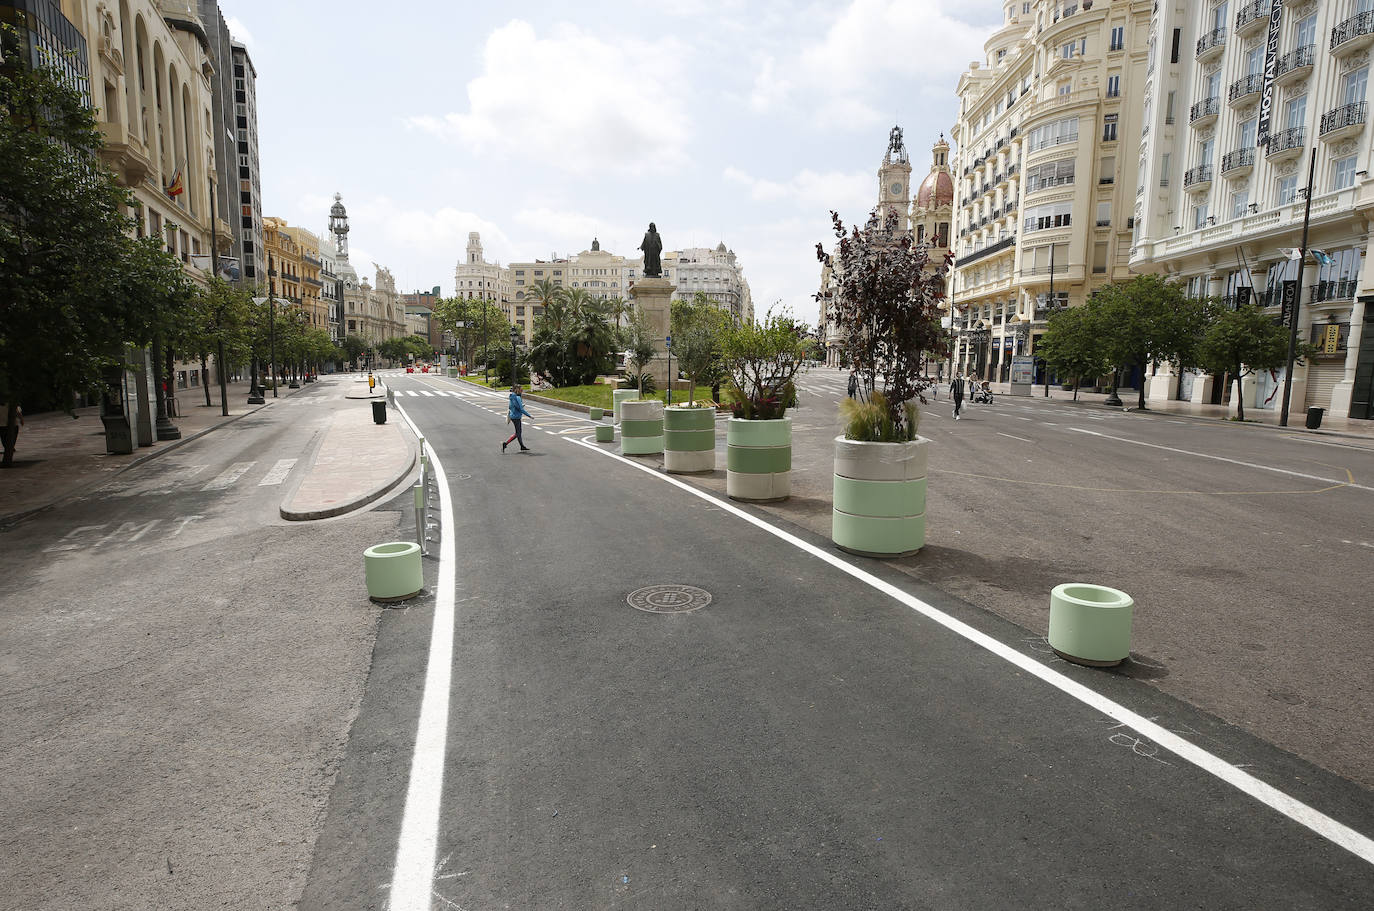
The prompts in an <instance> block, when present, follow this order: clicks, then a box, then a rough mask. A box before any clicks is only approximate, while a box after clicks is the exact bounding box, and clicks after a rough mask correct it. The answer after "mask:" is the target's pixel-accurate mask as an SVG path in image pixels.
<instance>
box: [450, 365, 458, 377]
mask: <svg viewBox="0 0 1374 911" xmlns="http://www.w3.org/2000/svg"><path fill="white" fill-rule="evenodd" d="M448 375H449V376H457V375H458V368H457V367H450V368H448Z"/></svg>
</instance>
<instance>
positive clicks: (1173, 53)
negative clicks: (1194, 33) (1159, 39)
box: [1169, 28, 1183, 63]
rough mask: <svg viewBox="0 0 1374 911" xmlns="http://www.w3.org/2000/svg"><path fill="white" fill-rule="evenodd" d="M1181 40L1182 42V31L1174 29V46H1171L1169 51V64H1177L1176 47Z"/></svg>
mask: <svg viewBox="0 0 1374 911" xmlns="http://www.w3.org/2000/svg"><path fill="white" fill-rule="evenodd" d="M1182 40H1183V29H1181V28H1176V29H1174V44H1173V47H1172V48H1171V49H1170V50H1169V62H1170V63H1178V46H1179V43H1180V42H1182Z"/></svg>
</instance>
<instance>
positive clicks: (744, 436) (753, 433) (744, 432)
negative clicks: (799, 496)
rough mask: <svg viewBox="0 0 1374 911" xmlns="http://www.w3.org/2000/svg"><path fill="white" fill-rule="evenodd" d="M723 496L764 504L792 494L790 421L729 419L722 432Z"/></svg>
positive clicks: (785, 419) (781, 419)
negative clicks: (723, 459)
mask: <svg viewBox="0 0 1374 911" xmlns="http://www.w3.org/2000/svg"><path fill="white" fill-rule="evenodd" d="M725 494H726V496H728V497H730V499H732V500H748V501H752V502H768V501H772V500H785V499H787V498H788V497H789V496H791V495H792V419H791V418H776V419H773V420H768V421H746V420H744V419H743V418H731V419H730V420H729V422H728V423H727V424H726V429H725Z"/></svg>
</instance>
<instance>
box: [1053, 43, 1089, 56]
mask: <svg viewBox="0 0 1374 911" xmlns="http://www.w3.org/2000/svg"><path fill="white" fill-rule="evenodd" d="M1087 52H1088V39H1087V38H1079V39H1078V40H1077V41H1070V42H1069V43H1068V44H1066V45H1064V46H1063V47H1061V48H1060V49H1059V56H1060V57H1061V58H1062V59H1064V60H1072V59H1073V58H1074V57H1082V56H1083V55H1084V54H1086V53H1087Z"/></svg>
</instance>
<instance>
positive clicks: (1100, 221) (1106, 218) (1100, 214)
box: [1097, 202, 1112, 228]
mask: <svg viewBox="0 0 1374 911" xmlns="http://www.w3.org/2000/svg"><path fill="white" fill-rule="evenodd" d="M1111 223H1112V204H1111V203H1110V202H1099V203H1098V204H1097V226H1098V227H1099V228H1105V227H1107V226H1108V225H1110V224H1111Z"/></svg>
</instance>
